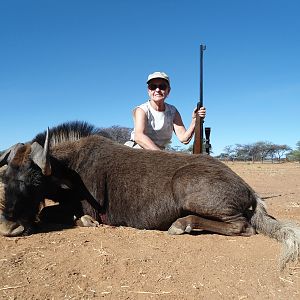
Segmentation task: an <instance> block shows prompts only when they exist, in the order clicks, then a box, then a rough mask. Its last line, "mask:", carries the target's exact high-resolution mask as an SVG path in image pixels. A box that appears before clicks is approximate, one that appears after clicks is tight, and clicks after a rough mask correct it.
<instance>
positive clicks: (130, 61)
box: [0, 0, 300, 154]
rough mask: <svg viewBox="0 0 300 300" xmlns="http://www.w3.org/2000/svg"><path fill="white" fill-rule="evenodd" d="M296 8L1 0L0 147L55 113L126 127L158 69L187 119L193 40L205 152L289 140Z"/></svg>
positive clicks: (299, 38) (193, 92)
mask: <svg viewBox="0 0 300 300" xmlns="http://www.w3.org/2000/svg"><path fill="white" fill-rule="evenodd" d="M299 14H300V2H299V1H296V0H294V1H291V0H282V1H280V0H252V1H250V0H248V1H243V0H227V1H224V0H210V1H202V0H186V1H179V0H152V1H144V0H119V1H117V0H110V1H100V0H98V1H96V0H90V1H87V0H86V1H79V0H67V1H64V0H51V1H50V0H45V1H42V0H35V1H33V0H26V1H24V0H10V1H4V0H0V45H1V46H0V103H1V115H0V126H1V131H0V149H1V150H4V149H6V148H8V147H9V146H11V145H12V144H15V143H17V142H25V141H28V140H30V139H31V138H33V137H34V136H35V135H36V134H37V133H39V132H41V131H43V130H45V129H46V128H47V127H48V126H49V127H51V126H55V125H58V124H59V123H62V122H65V121H71V120H84V121H88V122H90V123H92V124H94V125H95V126H98V127H109V126H112V125H120V126H125V127H132V126H133V121H132V116H131V110H132V109H133V108H134V107H135V106H136V105H138V104H141V103H143V102H145V101H146V100H147V90H146V83H145V82H146V78H147V75H148V74H149V73H151V72H153V71H160V70H161V71H165V72H166V73H168V74H169V76H170V78H171V85H172V91H171V95H170V97H169V98H168V102H169V103H171V104H173V105H175V106H176V107H177V109H178V110H179V111H180V113H181V115H182V118H183V121H184V123H185V125H186V126H188V125H189V123H190V121H191V112H192V110H193V108H194V107H195V106H196V103H197V101H198V99H199V45H200V44H201V43H205V44H206V46H207V50H206V51H205V53H204V104H205V106H206V108H207V118H206V121H205V126H210V127H211V128H212V133H211V143H212V146H213V151H214V154H219V153H221V152H222V151H223V149H224V147H225V146H228V145H234V144H236V143H242V144H247V143H253V142H257V141H270V142H273V143H276V144H287V145H289V146H291V147H292V148H295V145H296V142H297V141H299V140H300V135H299V132H300V130H299V112H300V104H299V102H300V101H299V100H300V58H299V55H300V34H299V32H300V18H299ZM173 140H174V142H173V145H174V146H176V145H180V144H179V143H178V141H177V139H176V137H174V139H173Z"/></svg>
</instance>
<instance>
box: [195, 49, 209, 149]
mask: <svg viewBox="0 0 300 300" xmlns="http://www.w3.org/2000/svg"><path fill="white" fill-rule="evenodd" d="M205 49H206V46H205V45H200V99H199V102H198V103H197V111H198V110H199V109H200V107H202V106H203V51H204V50H205ZM203 123H204V120H203V118H201V117H200V116H199V115H198V114H197V115H196V125H195V138H194V147H193V154H200V153H202V152H203V151H202V146H203ZM206 132H207V133H208V131H205V133H206ZM209 133H210V131H209ZM206 140H207V139H206Z"/></svg>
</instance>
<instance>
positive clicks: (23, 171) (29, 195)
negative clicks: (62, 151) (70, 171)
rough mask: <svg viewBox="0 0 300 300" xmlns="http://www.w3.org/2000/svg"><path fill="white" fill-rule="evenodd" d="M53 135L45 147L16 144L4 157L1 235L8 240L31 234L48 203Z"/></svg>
mask: <svg viewBox="0 0 300 300" xmlns="http://www.w3.org/2000/svg"><path fill="white" fill-rule="evenodd" d="M48 137H49V134H48V132H47V136H46V140H45V144H44V147H42V146H41V145H40V144H38V143H37V142H34V143H32V144H16V145H14V146H13V147H11V148H9V149H8V150H7V151H6V152H5V153H4V154H3V155H2V156H1V157H0V167H1V166H3V165H6V164H7V168H6V170H5V171H4V174H3V175H2V181H3V183H4V195H3V200H2V201H3V202H4V203H3V211H2V212H1V214H0V233H1V234H3V235H6V236H16V235H20V234H22V233H23V234H28V233H30V231H31V228H32V225H33V224H34V222H35V218H36V215H37V213H38V210H39V207H40V203H41V202H42V201H43V200H44V197H45V195H44V191H45V181H46V178H47V176H49V175H50V174H51V166H50V162H49V157H48V156H49V153H48V152H49V138H48Z"/></svg>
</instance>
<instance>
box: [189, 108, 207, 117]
mask: <svg viewBox="0 0 300 300" xmlns="http://www.w3.org/2000/svg"><path fill="white" fill-rule="evenodd" d="M197 113H198V115H199V117H201V118H203V119H204V118H205V116H206V108H205V107H203V106H202V107H200V109H199V110H198V109H197V107H196V108H195V109H194V110H193V113H192V118H193V119H196V116H197Z"/></svg>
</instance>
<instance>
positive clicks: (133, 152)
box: [0, 135, 300, 266]
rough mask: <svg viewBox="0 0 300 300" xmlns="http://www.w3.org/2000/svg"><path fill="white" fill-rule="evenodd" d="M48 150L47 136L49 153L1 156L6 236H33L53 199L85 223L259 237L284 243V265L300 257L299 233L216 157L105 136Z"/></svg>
mask: <svg viewBox="0 0 300 300" xmlns="http://www.w3.org/2000/svg"><path fill="white" fill-rule="evenodd" d="M48 147H49V141H48V138H46V141H45V145H44V147H42V146H40V145H39V144H38V143H36V142H34V143H32V144H26V145H17V146H14V147H12V149H9V150H8V151H6V153H5V154H4V155H3V156H2V157H1V159H0V166H1V165H3V164H5V163H7V164H8V167H7V171H6V172H5V176H4V177H5V178H6V179H5V180H6V184H5V205H4V210H3V215H2V216H1V218H2V224H3V225H1V224H0V225H1V226H2V227H1V228H0V232H2V234H5V235H19V234H20V233H22V231H24V232H26V229H25V230H24V229H22V227H24V228H26V227H30V222H32V221H33V217H32V216H33V215H36V214H37V213H38V210H37V204H38V203H39V202H41V201H42V200H43V199H44V198H45V197H47V196H50V197H53V198H55V197H57V201H59V202H61V204H62V207H63V208H64V209H66V208H67V209H69V207H70V208H71V210H72V211H71V213H72V214H73V213H74V214H75V215H76V216H77V217H80V216H81V215H83V214H88V215H90V216H92V217H93V218H95V219H96V220H98V221H99V222H101V223H104V224H109V225H116V226H120V225H124V226H131V227H135V228H140V229H159V230H166V229H168V228H169V230H168V232H169V233H171V234H181V233H184V232H190V231H191V230H194V229H202V230H203V229H204V230H208V231H212V232H217V233H221V234H226V235H245V236H249V235H252V234H254V233H255V231H259V232H262V233H264V234H266V235H268V236H270V237H272V238H275V239H277V240H278V241H281V242H283V243H284V245H285V252H284V254H283V257H282V266H284V265H285V264H286V263H287V262H288V261H296V260H298V258H299V253H300V250H299V248H300V247H299V245H300V230H299V227H297V226H295V225H294V224H290V223H283V222H280V221H277V220H276V219H274V218H273V217H271V216H269V215H268V214H267V212H266V210H265V208H264V205H263V202H262V200H261V199H260V198H259V197H258V196H257V195H256V194H255V192H254V191H253V190H252V189H251V188H250V187H249V185H248V184H246V183H245V182H244V181H243V180H242V179H241V178H240V177H239V176H238V175H237V174H235V173H234V172H233V171H232V170H231V169H230V168H228V167H227V166H225V165H224V164H223V163H222V162H220V161H218V160H216V159H214V158H212V157H209V156H206V155H188V154H178V153H167V152H162V151H150V150H149V151H147V150H140V149H132V148H129V147H126V146H123V145H120V144H117V143H115V142H113V141H111V140H108V139H106V138H104V137H101V136H97V135H92V136H87V137H83V138H80V139H78V140H76V141H63V142H60V143H58V144H54V145H52V147H51V149H50V152H49V151H48V150H47V149H48ZM24 183H25V184H24ZM63 186H66V187H67V189H66V190H64V188H63ZM65 191H66V198H68V200H67V201H65V200H64V199H63V198H64V196H63V197H62V196H61V194H62V195H63V194H64V192H65ZM70 196H71V197H70ZM70 198H71V199H70ZM66 202H67V203H66ZM66 204H67V205H66ZM16 207H19V208H20V207H26V209H24V210H22V209H16ZM74 208H75V209H74ZM16 212H18V213H16ZM42 212H43V211H42ZM28 216H29V217H28ZM24 220H25V221H24ZM0 223H1V222H0ZM19 224H21V225H20V226H19V227H18V225H19Z"/></svg>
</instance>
